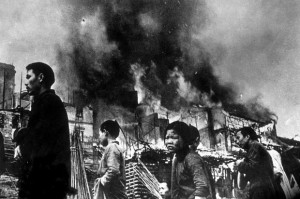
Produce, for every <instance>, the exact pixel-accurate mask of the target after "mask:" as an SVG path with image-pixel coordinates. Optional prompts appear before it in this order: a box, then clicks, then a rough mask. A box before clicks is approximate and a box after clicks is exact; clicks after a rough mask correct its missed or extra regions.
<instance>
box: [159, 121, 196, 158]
mask: <svg viewBox="0 0 300 199" xmlns="http://www.w3.org/2000/svg"><path fill="white" fill-rule="evenodd" d="M190 135H191V134H190V128H189V126H188V125H187V124H186V123H184V122H179V121H176V122H173V123H171V124H169V125H168V126H167V128H166V130H165V145H166V147H167V149H168V150H169V151H170V152H173V153H177V152H179V151H181V150H183V149H186V148H188V147H189V145H190V144H191V143H192V140H191V136H190Z"/></svg>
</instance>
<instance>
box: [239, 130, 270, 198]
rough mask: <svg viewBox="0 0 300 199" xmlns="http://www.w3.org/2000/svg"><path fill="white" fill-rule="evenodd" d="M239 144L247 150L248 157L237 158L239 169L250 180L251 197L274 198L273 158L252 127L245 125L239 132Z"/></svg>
mask: <svg viewBox="0 0 300 199" xmlns="http://www.w3.org/2000/svg"><path fill="white" fill-rule="evenodd" d="M236 139H237V142H238V144H239V145H240V146H241V147H242V148H243V149H245V150H246V152H247V154H246V157H245V158H244V159H242V160H237V162H236V164H237V170H238V171H239V172H241V173H242V174H246V178H247V181H250V190H249V195H250V197H249V198H250V199H262V198H264V199H274V198H276V195H275V188H274V184H273V183H274V173H273V163H272V158H271V156H270V155H269V153H268V152H267V150H266V149H265V147H264V146H263V145H261V144H260V143H259V142H258V136H257V135H256V133H255V131H254V130H253V129H252V128H250V127H244V128H242V129H240V130H239V131H238V132H237V135H236Z"/></svg>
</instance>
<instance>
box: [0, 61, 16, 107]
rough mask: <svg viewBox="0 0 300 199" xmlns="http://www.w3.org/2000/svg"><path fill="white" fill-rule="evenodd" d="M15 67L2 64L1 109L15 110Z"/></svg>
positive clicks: (0, 69) (0, 78) (0, 83)
mask: <svg viewBox="0 0 300 199" xmlns="http://www.w3.org/2000/svg"><path fill="white" fill-rule="evenodd" d="M15 74H16V71H15V67H14V66H13V65H10V64H4V63H0V107H1V108H2V109H11V108H14V87H15Z"/></svg>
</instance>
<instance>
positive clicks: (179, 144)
mask: <svg viewBox="0 0 300 199" xmlns="http://www.w3.org/2000/svg"><path fill="white" fill-rule="evenodd" d="M165 145H166V147H167V149H168V150H169V151H170V152H172V153H176V152H178V151H180V150H181V149H182V148H183V146H184V142H183V140H182V137H181V136H180V135H178V133H177V132H176V131H174V130H173V129H171V130H168V131H167V134H166V137H165Z"/></svg>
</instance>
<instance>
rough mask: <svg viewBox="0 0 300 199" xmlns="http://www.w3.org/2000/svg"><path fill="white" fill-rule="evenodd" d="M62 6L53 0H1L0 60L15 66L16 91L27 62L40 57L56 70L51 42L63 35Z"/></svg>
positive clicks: (34, 60)
mask: <svg viewBox="0 0 300 199" xmlns="http://www.w3.org/2000/svg"><path fill="white" fill-rule="evenodd" d="M64 8H65V7H64V6H63V5H61V3H60V1H57V0H54V1H32V0H24V1H21V2H20V1H16V0H11V1H10V0H3V1H1V3H0V17H1V20H0V30H1V33H0V43H1V47H0V62H4V63H8V64H13V65H14V66H15V68H16V72H17V73H16V90H17V91H19V89H20V88H19V86H20V76H21V72H23V76H24V70H25V66H26V65H28V64H29V63H32V62H36V61H43V62H46V63H48V64H50V65H51V66H54V67H53V68H54V69H55V70H56V65H55V63H56V62H55V57H56V48H55V46H56V45H57V44H59V43H62V42H63V41H64V39H65V38H66V36H67V30H66V29H65V28H64V27H63V26H62V24H61V22H62V20H63V17H62V15H63V12H64ZM25 72H26V71H25ZM23 82H24V81H23ZM23 88H24V86H23Z"/></svg>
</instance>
